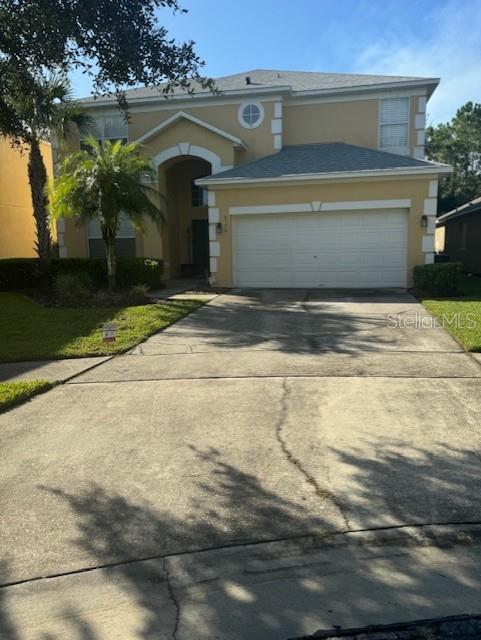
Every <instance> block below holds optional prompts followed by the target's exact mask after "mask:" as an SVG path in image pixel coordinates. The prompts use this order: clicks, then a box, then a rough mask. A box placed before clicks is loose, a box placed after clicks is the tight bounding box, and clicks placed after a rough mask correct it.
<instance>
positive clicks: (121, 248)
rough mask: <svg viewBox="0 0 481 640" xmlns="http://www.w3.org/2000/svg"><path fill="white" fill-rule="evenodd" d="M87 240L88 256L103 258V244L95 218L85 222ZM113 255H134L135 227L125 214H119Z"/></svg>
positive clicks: (98, 223) (98, 224)
mask: <svg viewBox="0 0 481 640" xmlns="http://www.w3.org/2000/svg"><path fill="white" fill-rule="evenodd" d="M87 240H88V250H89V256H90V257H91V258H105V246H104V241H103V239H102V231H101V230H100V222H99V220H97V219H93V220H89V222H88V224H87ZM115 255H116V256H123V257H135V229H134V227H133V226H132V223H131V222H130V220H129V219H128V218H127V216H125V215H122V214H121V215H120V219H119V227H118V229H117V236H116V238H115Z"/></svg>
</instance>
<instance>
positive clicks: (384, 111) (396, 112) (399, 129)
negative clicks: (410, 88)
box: [379, 98, 409, 155]
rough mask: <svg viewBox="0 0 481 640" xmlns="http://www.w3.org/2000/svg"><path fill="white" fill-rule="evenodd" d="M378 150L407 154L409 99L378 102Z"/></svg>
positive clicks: (386, 99) (387, 99)
mask: <svg viewBox="0 0 481 640" xmlns="http://www.w3.org/2000/svg"><path fill="white" fill-rule="evenodd" d="M379 148H380V149H383V150H384V151H392V152H393V153H400V154H405V155H407V154H409V98H385V99H383V100H381V101H380V108H379Z"/></svg>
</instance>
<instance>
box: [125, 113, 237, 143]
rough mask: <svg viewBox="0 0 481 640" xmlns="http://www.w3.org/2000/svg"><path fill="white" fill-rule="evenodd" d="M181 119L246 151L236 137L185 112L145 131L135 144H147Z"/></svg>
mask: <svg viewBox="0 0 481 640" xmlns="http://www.w3.org/2000/svg"><path fill="white" fill-rule="evenodd" d="M181 118H184V120H188V121H189V122H193V123H194V124H197V125H199V127H203V128H204V129H208V130H209V131H212V132H213V133H216V134H217V135H219V136H222V137H223V138H225V139H226V140H229V141H230V142H232V143H233V144H235V145H236V146H239V147H243V148H244V149H246V145H245V144H244V143H243V142H242V140H241V139H240V138H236V136H233V135H232V134H230V133H227V131H223V130H222V129H218V128H217V127H214V125H212V124H209V123H208V122H204V120H200V119H199V118H196V117H195V116H191V115H190V113H186V112H185V111H178V112H177V113H174V115H173V116H170V118H167V120H164V121H163V122H161V123H160V124H158V125H157V126H156V127H154V128H153V129H151V130H150V131H147V133H144V135H143V136H140V138H137V140H136V142H139V143H142V142H147V140H150V138H152V137H153V136H155V135H157V134H158V133H159V132H160V131H162V130H163V129H167V128H168V127H170V126H171V125H173V124H175V123H176V122H177V121H178V120H180V119H181Z"/></svg>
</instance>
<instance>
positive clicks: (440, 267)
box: [413, 262, 462, 296]
mask: <svg viewBox="0 0 481 640" xmlns="http://www.w3.org/2000/svg"><path fill="white" fill-rule="evenodd" d="M461 272H462V264H461V263H460V262H439V263H435V264H425V265H422V266H418V267H414V273H413V276H414V287H415V289H416V291H417V292H418V293H420V294H429V295H434V296H452V295H456V294H457V293H459V276H460V275H461Z"/></svg>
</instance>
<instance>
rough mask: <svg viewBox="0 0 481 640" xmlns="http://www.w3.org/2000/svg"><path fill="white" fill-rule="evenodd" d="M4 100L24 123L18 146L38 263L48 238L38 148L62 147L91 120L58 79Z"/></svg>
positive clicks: (39, 80) (48, 252)
mask: <svg viewBox="0 0 481 640" xmlns="http://www.w3.org/2000/svg"><path fill="white" fill-rule="evenodd" d="M8 100H9V102H10V103H11V105H12V108H14V109H15V111H16V112H17V113H18V114H19V115H20V117H21V120H22V122H23V123H24V131H23V135H22V136H21V142H22V143H23V144H25V145H28V179H29V182H30V191H31V196H32V206H33V215H34V218H35V226H36V233H37V239H36V242H35V250H36V252H37V254H38V256H39V258H40V259H42V260H48V259H49V258H50V257H51V251H52V237H51V233H50V221H49V217H48V201H47V197H46V195H45V189H46V185H47V170H46V168H45V163H44V161H43V157H42V154H41V151H40V144H41V142H42V140H48V139H50V140H52V139H53V138H56V139H57V141H58V142H59V144H62V143H63V142H64V141H66V140H67V139H68V138H69V136H71V135H74V134H75V132H76V131H78V130H80V131H81V132H83V131H85V130H86V129H87V128H88V126H89V125H90V124H91V122H92V119H91V118H90V116H88V115H87V114H86V112H85V110H84V109H83V107H82V106H81V105H80V104H79V103H78V102H75V101H74V100H73V95H72V91H71V87H70V84H69V82H68V80H67V79H66V78H65V77H64V76H60V75H52V76H50V77H48V78H44V77H39V78H37V79H35V80H33V79H32V84H31V90H30V91H22V90H20V89H19V91H18V93H17V94H15V95H11V96H8Z"/></svg>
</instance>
